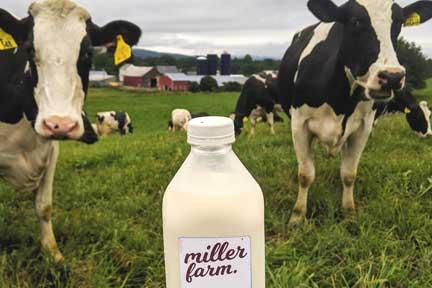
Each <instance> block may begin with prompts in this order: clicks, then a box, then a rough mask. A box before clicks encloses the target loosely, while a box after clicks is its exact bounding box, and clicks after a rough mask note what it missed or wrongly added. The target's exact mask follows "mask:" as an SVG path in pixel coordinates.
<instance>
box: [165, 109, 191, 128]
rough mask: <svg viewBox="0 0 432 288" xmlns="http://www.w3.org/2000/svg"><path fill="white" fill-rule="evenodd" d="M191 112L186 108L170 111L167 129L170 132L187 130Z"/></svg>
mask: <svg viewBox="0 0 432 288" xmlns="http://www.w3.org/2000/svg"><path fill="white" fill-rule="evenodd" d="M191 119H192V115H191V113H190V112H189V111H188V110H186V109H175V110H174V111H172V113H171V120H170V121H168V130H169V131H171V132H176V131H187V128H188V124H189V121H190V120H191Z"/></svg>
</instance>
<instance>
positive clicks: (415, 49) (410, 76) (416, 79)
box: [397, 38, 432, 90]
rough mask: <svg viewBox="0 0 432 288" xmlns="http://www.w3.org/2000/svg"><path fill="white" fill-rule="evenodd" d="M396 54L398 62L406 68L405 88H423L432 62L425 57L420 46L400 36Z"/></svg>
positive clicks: (430, 72)
mask: <svg viewBox="0 0 432 288" xmlns="http://www.w3.org/2000/svg"><path fill="white" fill-rule="evenodd" d="M397 55H398V58H399V61H400V63H401V64H402V65H403V66H404V67H405V68H406V70H407V88H408V89H409V90H412V89H422V88H425V87H426V82H425V80H426V79H427V78H429V77H431V76H432V62H431V60H430V59H427V58H426V56H425V55H424V54H423V52H422V50H421V48H420V47H419V46H417V45H416V44H415V43H412V42H408V41H406V40H405V39H403V38H401V39H399V41H398V45H397Z"/></svg>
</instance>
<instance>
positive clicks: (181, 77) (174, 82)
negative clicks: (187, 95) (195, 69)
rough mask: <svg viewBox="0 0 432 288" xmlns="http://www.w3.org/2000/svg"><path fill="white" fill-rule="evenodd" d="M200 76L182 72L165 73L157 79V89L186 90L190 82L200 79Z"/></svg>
mask: <svg viewBox="0 0 432 288" xmlns="http://www.w3.org/2000/svg"><path fill="white" fill-rule="evenodd" d="M201 78H202V76H189V75H186V74H184V73H167V74H165V75H163V76H161V77H160V79H159V90H165V91H188V90H189V83H190V82H197V83H199V82H200V81H201Z"/></svg>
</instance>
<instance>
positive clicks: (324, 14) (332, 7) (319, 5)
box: [307, 0, 343, 23]
mask: <svg viewBox="0 0 432 288" xmlns="http://www.w3.org/2000/svg"><path fill="white" fill-rule="evenodd" d="M307 6H308V8H309V10H310V11H311V12H312V14H314V15H315V17H317V18H318V19H319V20H320V21H322V22H326V23H328V22H342V21H343V17H342V16H343V13H342V9H341V8H340V7H338V6H337V5H336V4H335V3H333V1H331V0H309V1H308V4H307Z"/></svg>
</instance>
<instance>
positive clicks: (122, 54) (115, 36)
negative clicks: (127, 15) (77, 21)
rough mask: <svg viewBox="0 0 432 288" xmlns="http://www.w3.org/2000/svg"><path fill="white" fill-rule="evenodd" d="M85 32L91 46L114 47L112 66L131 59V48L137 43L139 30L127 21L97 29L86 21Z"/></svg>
mask: <svg viewBox="0 0 432 288" xmlns="http://www.w3.org/2000/svg"><path fill="white" fill-rule="evenodd" d="M87 32H88V34H89V36H90V39H91V41H92V45H93V46H106V47H115V53H114V64H116V65H120V64H122V63H124V62H126V61H127V60H129V59H130V58H131V57H132V49H131V46H134V45H136V44H137V43H138V41H139V39H140V37H141V29H140V28H139V27H138V26H137V25H135V24H133V23H131V22H128V21H122V20H119V21H113V22H111V23H108V24H107V25H105V26H103V27H99V26H97V25H96V24H94V23H93V22H92V21H91V20H88V21H87Z"/></svg>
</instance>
